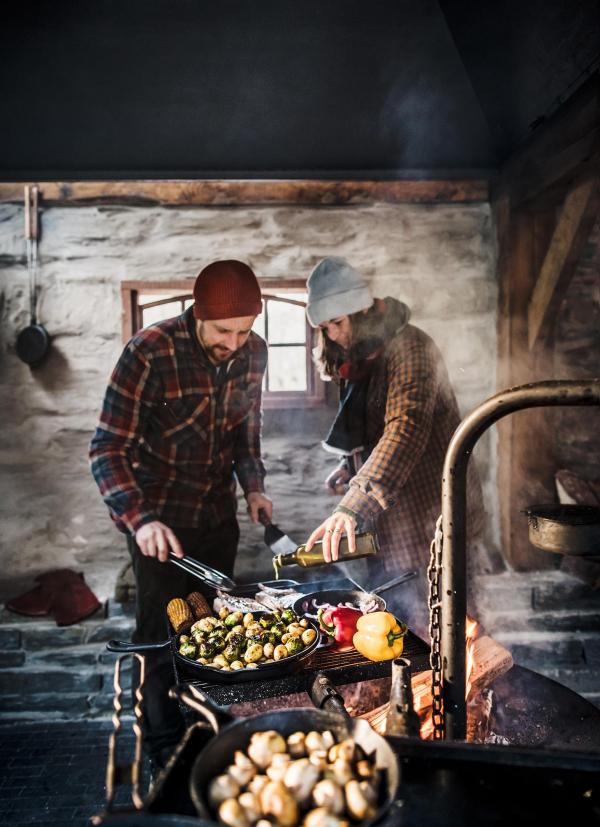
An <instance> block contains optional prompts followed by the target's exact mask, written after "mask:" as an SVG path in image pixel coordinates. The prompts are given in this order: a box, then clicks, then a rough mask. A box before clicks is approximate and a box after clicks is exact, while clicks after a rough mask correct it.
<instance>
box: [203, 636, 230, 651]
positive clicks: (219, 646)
mask: <svg viewBox="0 0 600 827" xmlns="http://www.w3.org/2000/svg"><path fill="white" fill-rule="evenodd" d="M207 643H212V645H213V646H214V647H215V651H216V652H222V651H223V649H224V648H225V647H226V646H227V644H226V643H225V638H224V637H223V636H222V635H211V636H210V637H209V638H208V641H207Z"/></svg>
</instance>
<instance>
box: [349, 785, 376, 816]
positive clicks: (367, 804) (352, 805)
mask: <svg viewBox="0 0 600 827" xmlns="http://www.w3.org/2000/svg"><path fill="white" fill-rule="evenodd" d="M344 791H345V793H346V807H347V808H348V812H349V813H350V815H351V816H352V817H353V818H356V819H358V820H359V821H360V820H362V819H363V818H373V816H374V815H375V813H376V812H377V794H376V792H375V790H374V789H373V787H371V785H370V784H369V782H368V781H356V780H353V781H348V783H347V784H346V786H345V788H344Z"/></svg>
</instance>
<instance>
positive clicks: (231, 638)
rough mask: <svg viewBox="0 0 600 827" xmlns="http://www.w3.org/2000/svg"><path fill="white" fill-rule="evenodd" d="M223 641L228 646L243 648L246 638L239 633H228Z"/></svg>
mask: <svg viewBox="0 0 600 827" xmlns="http://www.w3.org/2000/svg"><path fill="white" fill-rule="evenodd" d="M225 640H226V641H227V643H228V644H229V645H230V646H245V644H246V641H247V638H246V637H245V635H240V633H239V632H229V634H228V635H227V637H226V638H225Z"/></svg>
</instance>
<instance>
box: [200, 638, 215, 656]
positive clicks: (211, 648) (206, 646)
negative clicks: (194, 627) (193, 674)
mask: <svg viewBox="0 0 600 827" xmlns="http://www.w3.org/2000/svg"><path fill="white" fill-rule="evenodd" d="M216 653H217V650H216V648H215V645H214V643H212V642H211V641H208V640H205V641H203V642H202V643H201V644H200V645H199V646H198V654H199V655H200V657H201V658H213V657H214V656H215V655H216Z"/></svg>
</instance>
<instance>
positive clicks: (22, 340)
mask: <svg viewBox="0 0 600 827" xmlns="http://www.w3.org/2000/svg"><path fill="white" fill-rule="evenodd" d="M25 238H26V241H27V269H28V272H29V311H30V317H31V321H30V324H29V325H28V326H27V327H26V328H24V329H23V330H22V331H21V332H20V333H19V335H18V336H17V342H16V351H17V356H18V357H19V359H20V360H21V361H22V362H25V364H27V365H29V366H30V367H32V368H36V367H38V365H40V364H41V363H42V362H43V361H44V359H45V357H46V354H47V353H48V350H49V348H50V336H49V335H48V331H47V330H46V329H45V327H43V326H42V325H41V324H38V323H37V284H36V276H37V261H38V238H39V222H38V188H37V187H29V186H27V187H25Z"/></svg>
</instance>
